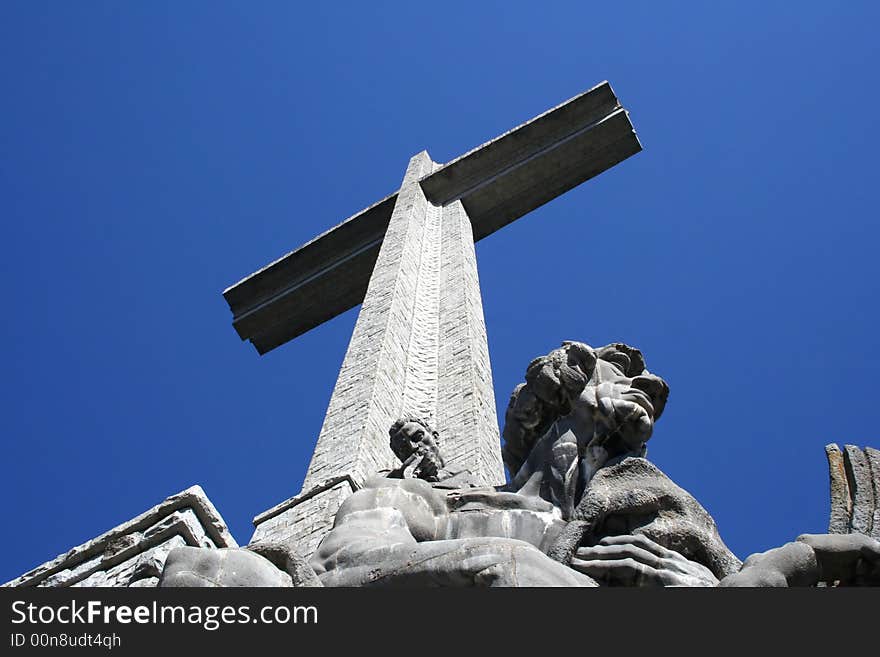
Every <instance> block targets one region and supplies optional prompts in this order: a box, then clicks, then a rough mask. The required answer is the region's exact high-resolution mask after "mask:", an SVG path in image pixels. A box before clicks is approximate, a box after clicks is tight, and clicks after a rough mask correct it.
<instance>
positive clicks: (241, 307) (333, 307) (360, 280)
mask: <svg viewBox="0 0 880 657" xmlns="http://www.w3.org/2000/svg"><path fill="white" fill-rule="evenodd" d="M640 150H641V144H640V143H639V140H638V138H637V137H636V134H635V130H634V129H633V126H632V123H631V122H630V120H629V117H628V115H627V112H626V110H625V109H623V108H622V107H621V106H620V103H619V101H618V99H617V97H616V96H615V95H614V92H613V91H612V89H611V85H609V84H608V83H607V82H603V83H602V84H600V85H598V86H596V87H594V88H592V89H590V90H589V91H586V92H584V93H582V94H580V95H578V96H575V97H574V98H572V99H570V100H568V101H566V102H564V103H562V104H561V105H558V106H557V107H554V108H553V109H551V110H548V111H547V112H544V113H543V114H541V115H540V116H537V117H535V118H533V119H531V120H530V121H528V122H526V123H523V124H522V125H520V126H517V127H516V128H514V129H512V130H510V131H508V132H506V133H504V134H503V135H501V136H499V137H497V138H495V139H493V140H492V141H490V142H487V143H485V144H483V145H482V146H479V147H477V148H475V149H474V150H472V151H470V152H469V153H466V154H465V155H462V156H461V157H459V158H456V159H455V160H452V161H451V162H449V163H447V164H445V165H443V166H442V167H440V168H438V169H436V170H435V171H434V172H433V173H431V174H429V175H428V176H426V177H425V178H423V179H422V180H421V181H420V184H421V186H422V190H423V191H424V193H425V195H426V196H427V198H428V200H430V201H431V202H432V203H434V204H436V205H446V204H448V203H451V202H453V201H456V200H461V202H462V204H463V205H464V207H465V210H466V211H467V213H468V216H469V217H470V219H471V223H472V226H473V233H474V239H475V240H479V239H482V238H483V237H486V236H487V235H490V234H491V233H493V232H495V231H496V230H498V229H499V228H502V227H503V226H505V225H507V224H508V223H511V222H512V221H514V220H516V219H518V218H519V217H521V216H523V215H524V214H526V213H527V212H530V211H531V210H534V209H535V208H537V207H539V206H541V205H543V204H544V203H547V202H548V201H550V200H552V199H554V198H556V197H557V196H559V195H560V194H563V193H565V192H566V191H568V190H569V189H571V188H573V187H575V186H577V185H579V184H580V183H582V182H584V181H586V180H589V179H590V178H592V177H594V176H596V175H598V174H600V173H602V172H603V171H605V170H606V169H609V168H611V167H612V166H614V165H615V164H618V163H619V162H621V161H623V160H625V159H626V158H628V157H629V156H631V155H634V154H635V153H637V152H639V151H640ZM396 199H397V193H396V192H395V193H394V194H391V195H389V196H387V197H385V198H384V199H382V200H381V201H379V202H377V203H375V204H374V205H372V206H370V207H369V208H367V209H365V210H363V211H361V212H360V213H358V214H356V215H354V216H353V217H350V218H349V219H347V220H345V221H344V222H342V223H341V224H339V225H338V226H336V227H335V228H333V229H331V230H329V231H327V232H325V233H324V234H322V235H320V236H319V237H317V238H315V239H314V240H312V241H311V242H309V243H307V244H305V245H304V246H302V247H300V248H299V249H296V250H295V251H292V252H290V253H288V254H287V255H285V256H283V257H282V258H279V259H278V260H276V261H275V262H273V263H271V264H270V265H268V266H266V267H264V268H263V269H261V270H259V271H257V272H255V273H254V274H251V275H250V276H248V277H247V278H245V279H243V280H241V281H239V282H238V283H236V284H235V285H233V286H231V287H229V288H228V289H227V290H226V291H224V293H223V296H224V297H225V299H226V301H227V303H228V304H229V307H230V309H231V310H232V313H233V326H234V327H235V330H236V331H237V332H238V334H239V336H240V337H241V338H242V339H243V340H250V341H251V342H252V343H253V345H254V346H255V347H256V349H257V351H258V352H259V353H260V354H264V353H266V352H268V351H270V350H272V349H274V348H275V347H277V346H280V345H281V344H284V343H285V342H287V341H288V340H291V339H293V338H295V337H297V336H298V335H301V334H303V333H305V332H306V331H308V330H310V329H312V328H314V327H315V326H318V325H320V324H322V323H324V322H325V321H327V320H329V319H331V318H333V317H335V316H336V315H339V314H341V313H343V312H345V311H346V310H348V309H350V308H352V307H354V306H356V305H357V304H359V303H360V302H361V301H363V298H364V295H365V293H366V289H367V284H368V283H369V279H370V274H371V273H372V270H373V266H374V264H375V262H376V259H377V258H378V254H379V247H380V246H381V244H382V239H383V236H384V234H385V230H386V228H387V227H388V223H389V221H390V219H391V212H392V210H393V209H394V203H395V201H396Z"/></svg>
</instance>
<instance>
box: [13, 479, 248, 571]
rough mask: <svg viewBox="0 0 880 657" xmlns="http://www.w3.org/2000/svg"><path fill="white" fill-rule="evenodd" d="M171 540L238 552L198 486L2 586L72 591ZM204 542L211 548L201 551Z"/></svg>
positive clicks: (220, 518) (214, 510)
mask: <svg viewBox="0 0 880 657" xmlns="http://www.w3.org/2000/svg"><path fill="white" fill-rule="evenodd" d="M193 518H194V519H195V520H193ZM174 536H180V537H181V538H182V540H183V541H184V542H185V543H186V544H187V545H195V546H200V547H238V543H236V541H235V539H234V538H233V537H232V534H230V533H229V529H228V528H227V527H226V523H225V522H224V521H223V518H222V517H221V516H220V514H219V513H218V512H217V509H216V508H214V505H213V504H211V501H210V500H209V499H208V497H207V495H205V491H203V490H202V488H201V486H192V487H190V488H187V489H186V490H184V491H181V492H180V493H177V494H176V495H172V496H171V497H168V498H166V499H165V500H164V501H163V502H161V503H160V504H157V505H156V506H154V507H153V508H151V509H149V510H148V511H145V512H144V513H142V514H140V515H139V516H136V517H135V518H132V519H131V520H129V521H128V522H125V523H122V524H121V525H118V526H116V527H114V528H113V529H111V530H110V531H108V532H105V533H103V534H101V535H100V536H98V537H96V538H93V539H92V540H90V541H87V542H86V543H83V544H82V545H78V546H76V547H74V548H72V549H71V550H68V551H67V552H65V553H64V554H60V555H58V556H57V557H56V558H55V559H52V560H51V561H47V562H46V563H44V564H42V565H40V566H37V567H36V568H34V569H33V570H30V571H28V572H27V573H25V574H24V575H22V576H20V577H17V578H16V579H14V580H12V581H10V582H7V583H6V584H3V586H5V587H17V586H73V585H76V584H77V583H78V582H82V581H84V580H86V579H87V578H90V577H91V576H92V575H94V574H95V573H97V572H98V571H106V570H108V569H110V568H114V567H115V566H118V565H119V564H121V563H124V562H126V561H128V560H130V559H134V558H137V557H139V555H141V554H142V553H144V552H147V551H148V550H150V549H152V548H154V547H156V546H159V545H161V544H163V543H166V542H167V541H168V540H169V539H170V538H172V537H174ZM203 538H204V539H206V540H207V542H209V543H211V544H212V545H209V546H206V545H204V544H203V541H202V539H203Z"/></svg>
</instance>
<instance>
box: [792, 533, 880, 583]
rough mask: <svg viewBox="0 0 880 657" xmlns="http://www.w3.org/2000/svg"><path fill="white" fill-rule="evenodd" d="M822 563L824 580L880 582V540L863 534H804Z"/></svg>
mask: <svg viewBox="0 0 880 657" xmlns="http://www.w3.org/2000/svg"><path fill="white" fill-rule="evenodd" d="M797 541H798V542H799V543H805V544H806V545H809V546H810V547H811V548H812V549H813V552H814V553H815V555H816V561H817V562H818V564H819V573H820V574H819V580H820V581H823V582H835V581H840V582H843V583H859V584H861V583H869V584H873V585H877V584H880V541H878V540H876V539H873V538H870V537H869V536H865V535H863V534H802V535H800V536H798V537H797Z"/></svg>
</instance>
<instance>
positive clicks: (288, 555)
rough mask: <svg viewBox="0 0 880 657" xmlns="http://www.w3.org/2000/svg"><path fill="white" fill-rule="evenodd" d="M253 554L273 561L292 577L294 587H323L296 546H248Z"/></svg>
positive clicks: (274, 544)
mask: <svg viewBox="0 0 880 657" xmlns="http://www.w3.org/2000/svg"><path fill="white" fill-rule="evenodd" d="M247 549H248V550H250V551H251V552H255V553H256V554H259V555H260V556H261V557H265V558H266V559H268V560H269V561H271V562H272V563H273V564H274V565H275V567H276V568H278V569H280V570H283V571H284V572H286V573H287V574H288V575H290V580H291V585H292V586H306V587H312V586H323V585H322V584H321V580H319V579H318V576H317V575H316V574H315V571H314V570H312V567H311V566H310V565H309V564H308V562H307V561H306V560H305V559H303V558H302V557H301V556H300V555H299V554H298V553H297V551H296V550H295V549H294V546H290V545H285V544H282V543H251V544H250V545H248V546H247Z"/></svg>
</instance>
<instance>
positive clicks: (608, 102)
mask: <svg viewBox="0 0 880 657" xmlns="http://www.w3.org/2000/svg"><path fill="white" fill-rule="evenodd" d="M640 150H641V145H640V144H639V141H638V138H637V137H636V135H635V131H634V130H633V126H632V124H631V123H630V120H629V117H628V115H627V112H626V110H625V109H623V108H622V107H621V106H620V103H619V102H618V100H617V97H616V96H615V95H614V92H613V91H612V90H611V86H610V85H609V84H608V83H607V82H603V83H602V84H600V85H598V86H596V87H594V88H593V89H590V90H589V91H586V92H584V93H582V94H580V95H578V96H576V97H574V98H572V99H571V100H569V101H567V102H565V103H563V104H562V105H559V106H558V107H555V108H553V109H551V110H549V111H547V112H545V113H544V114H541V115H540V116H538V117H536V118H534V119H532V120H531V121H528V122H527V123H524V124H522V125H520V126H518V127H517V128H514V129H513V130H511V131H509V132H507V133H505V134H503V135H501V136H500V137H497V138H496V139H493V140H492V141H490V142H488V143H486V144H483V145H482V146H480V147H478V148H476V149H474V150H472V151H470V152H469V153H466V154H465V155H462V156H461V157H459V158H457V159H455V160H453V161H452V162H449V163H448V164H445V165H439V164H436V163H435V162H433V161H432V160H431V158H430V157H429V156H428V153H427V152H425V151H422V152H421V153H419V154H417V155H415V156H413V158H412V159H411V160H410V162H409V166H408V167H407V170H406V174H405V175H404V178H403V183H402V184H401V187H400V189H399V190H398V191H397V192H395V193H394V194H391V195H390V196H387V197H385V198H384V199H382V200H381V201H379V202H377V203H375V204H374V205H372V206H370V207H369V208H367V209H366V210H363V211H362V212H360V213H358V214H356V215H354V216H353V217H351V218H349V219H347V220H346V221H344V222H342V223H341V224H339V225H338V226H336V227H335V228H333V229H331V230H329V231H327V232H326V233H324V234H322V235H320V236H319V237H317V238H315V239H314V240H312V241H311V242H309V243H307V244H306V245H304V246H302V247H300V248H299V249H297V250H295V251H292V252H291V253H288V254H287V255H285V256H284V257H282V258H280V259H279V260H276V261H275V262H273V263H272V264H270V265H268V266H266V267H264V268H263V269H261V270H259V271H257V272H256V273H254V274H252V275H250V276H248V277H247V278H245V279H243V280H242V281H240V282H239V283H236V284H235V285H233V286H232V287H230V288H229V289H227V290H226V291H225V292H224V293H223V296H224V297H225V298H226V300H227V302H228V303H229V307H230V309H231V310H232V312H233V315H234V318H233V326H234V327H235V330H236V331H237V332H238V334H239V335H240V336H241V338H242V339H243V340H250V341H251V343H252V344H253V345H254V346H255V347H256V349H257V351H258V352H259V353H260V354H264V353H266V352H268V351H270V350H272V349H274V348H275V347H277V346H280V345H281V344H284V343H285V342H287V341H288V340H291V339H293V338H295V337H296V336H298V335H301V334H302V333H305V332H306V331H308V330H310V329H312V328H314V327H316V326H318V325H320V324H322V323H323V322H325V321H327V320H329V319H331V318H333V317H335V316H336V315H338V314H340V313H342V312H344V311H346V310H348V309H349V308H352V307H353V306H355V305H357V304H358V303H361V304H362V305H361V310H360V314H359V315H358V319H357V323H356V324H355V328H354V332H353V335H352V338H351V342H350V343H349V346H348V351H347V352H346V355H345V359H344V361H343V364H342V368H341V370H340V372H339V378H338V379H337V382H336V386H335V388H334V390H333V394H332V397H331V399H330V404H329V407H328V409H327V414H326V417H325V419H324V424H323V427H322V428H321V432H320V435H319V436H318V442H317V445H316V447H315V452H314V455H313V456H312V460H311V463H310V465H309V469H308V472H307V473H306V477H305V481H304V483H303V487H302V492H301V493H300V494H298V495H296V496H295V497H292V498H290V499H288V500H286V501H285V502H282V503H281V504H279V505H277V506H275V507H273V508H272V509H269V510H268V511H266V512H264V513H262V514H260V515H259V516H257V517H256V518H255V519H254V525H255V526H256V531H255V533H254V537H253V539H252V540H253V541H258V540H273V541H292V542H294V543H295V544H296V545H298V546H299V550H300V552H301V553H302V554H303V556H306V557H307V556H309V555H310V554H311V553H312V552H313V551H314V549H315V547H317V544H318V543H319V542H320V539H321V538H322V537H323V536H324V535H325V534H326V532H327V531H328V530H329V528H330V527H331V526H332V522H333V518H334V516H335V514H336V510H337V509H338V507H339V505H340V504H341V502H342V501H343V500H344V499H345V497H347V496H348V495H349V494H351V492H352V491H353V490H356V489H357V488H358V487H359V486H360V484H361V483H362V482H363V480H364V479H365V478H366V477H368V476H370V475H372V474H374V473H376V472H378V471H380V470H382V469H385V468H391V467H393V466H394V461H395V457H394V455H393V453H392V452H391V450H390V449H389V447H388V439H389V437H388V429H389V427H390V426H391V424H392V423H393V422H394V421H395V420H396V419H398V418H399V417H402V416H404V415H417V416H419V417H421V418H423V419H425V420H427V421H428V422H430V423H431V424H432V425H433V426H434V427H436V428H437V429H438V430H439V431H440V447H441V450H442V452H443V455H444V458H445V459H446V463H447V469H448V470H451V471H455V470H464V469H467V470H469V471H470V472H471V473H472V475H473V476H474V478H475V479H477V480H478V481H480V482H482V483H484V484H486V485H496V484H501V483H504V467H503V465H502V462H501V453H500V437H499V431H498V423H497V419H496V416H495V397H494V392H493V388H492V372H491V367H490V364H489V350H488V345H487V341H486V328H485V323H484V320H483V306H482V301H481V297H480V288H479V280H478V277H477V265H476V258H475V254H474V241H475V240H479V239H482V238H483V237H486V236H487V235H489V234H491V233H493V232H494V231H496V230H498V229H499V228H501V227H503V226H505V225H507V224H508V223H510V222H512V221H514V220H516V219H518V218H519V217H521V216H523V215H524V214H526V213H527V212H529V211H531V210H533V209H535V208H537V207H538V206H540V205H543V204H544V203H546V202H548V201H550V200H552V199H553V198H555V197H556V196H558V195H560V194H562V193H564V192H566V191H568V190H569V189H571V188H572V187H575V186H576V185H578V184H580V183H582V182H584V181H585V180H588V179H589V178H592V177H593V176H596V175H598V174H599V173H601V172H602V171H605V170H606V169H608V168H610V167H612V166H614V165H615V164H617V163H619V162H621V161H622V160H624V159H626V158H627V157H629V156H631V155H633V154H635V153H637V152H638V151H640Z"/></svg>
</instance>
